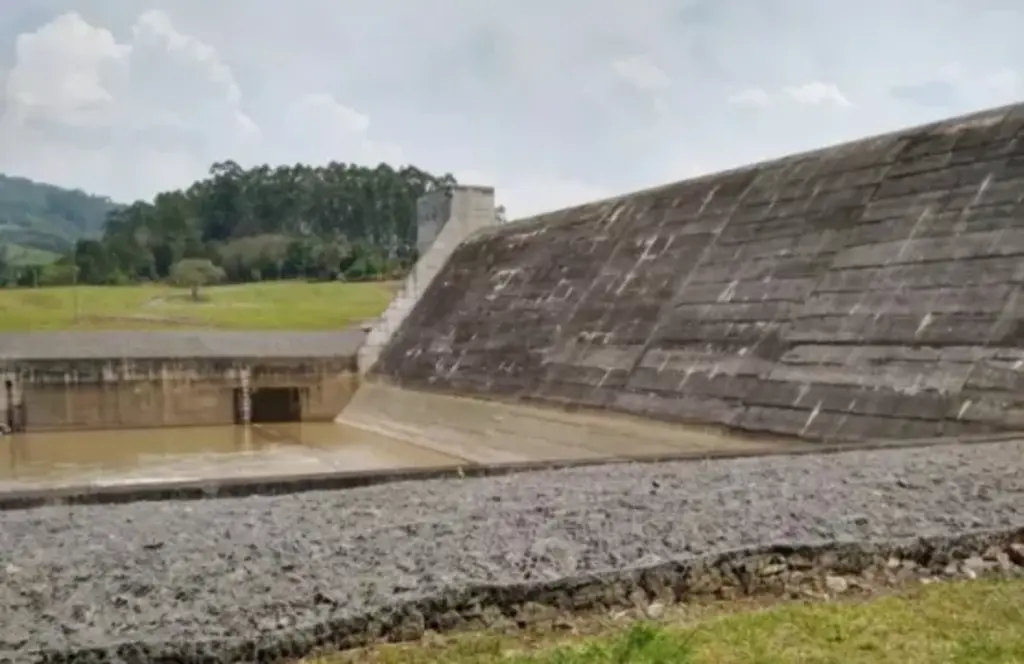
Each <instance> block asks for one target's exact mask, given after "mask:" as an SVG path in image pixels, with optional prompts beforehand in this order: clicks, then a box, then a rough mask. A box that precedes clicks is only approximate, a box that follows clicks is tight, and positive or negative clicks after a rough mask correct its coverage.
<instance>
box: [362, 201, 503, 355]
mask: <svg viewBox="0 0 1024 664" xmlns="http://www.w3.org/2000/svg"><path fill="white" fill-rule="evenodd" d="M495 224H497V215H496V213H495V209H494V190H493V189H492V188H490V187H466V186H459V187H449V188H446V189H441V190H438V191H434V192H431V193H429V194H427V195H426V196H423V197H422V198H421V199H420V200H419V201H417V205H416V228H417V241H416V245H417V248H418V250H419V255H420V258H419V260H418V261H417V262H416V265H415V266H414V267H413V269H412V271H411V272H410V273H409V275H408V276H407V277H406V278H405V282H404V283H403V284H402V287H401V289H400V290H399V291H398V295H397V296H396V297H395V299H394V300H392V302H391V304H390V305H388V308H387V309H386V310H385V311H384V313H383V314H382V315H381V317H380V318H379V319H377V321H376V323H375V324H374V325H373V327H371V328H370V330H369V332H368V334H367V336H366V341H365V343H364V344H363V346H362V347H360V349H359V352H358V354H357V357H356V361H357V363H358V366H359V373H360V374H365V373H366V372H368V371H369V370H370V369H371V368H372V367H373V365H374V363H375V362H376V361H377V358H378V357H379V356H380V353H381V351H382V350H383V349H384V347H385V346H387V344H388V342H389V341H391V337H392V336H394V334H395V333H396V332H397V331H398V329H399V328H400V327H401V326H402V323H403V322H404V321H405V319H406V317H407V316H408V315H409V314H410V313H411V312H412V310H413V308H414V307H415V306H416V303H417V302H419V299H420V297H421V296H422V295H423V293H424V292H425V291H426V290H427V288H428V287H429V286H430V283H431V282H432V281H433V280H434V277H436V276H437V274H438V272H440V271H441V268H442V267H444V265H445V263H447V262H448V257H449V256H451V253H452V252H453V251H455V248H456V247H458V246H459V245H460V244H462V243H463V242H464V241H465V240H466V239H467V238H468V237H469V236H470V235H472V234H473V233H475V232H476V231H478V230H480V229H482V228H486V227H488V226H494V225H495Z"/></svg>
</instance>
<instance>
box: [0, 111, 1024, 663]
mask: <svg viewBox="0 0 1024 664" xmlns="http://www.w3.org/2000/svg"><path fill="white" fill-rule="evenodd" d="M494 194H495V192H494V191H493V190H491V189H489V188H486V187H464V186H459V187H451V188H446V189H442V190H438V191H433V192H430V193H429V194H427V195H426V196H425V197H424V198H423V199H422V200H421V201H420V202H419V204H418V208H417V214H418V215H419V220H420V222H421V223H420V226H419V228H420V232H421V238H420V240H421V243H420V249H421V251H420V260H419V262H418V263H417V265H416V266H415V268H414V269H413V270H412V272H411V273H410V274H409V275H408V277H407V278H406V280H405V282H404V283H403V284H402V287H401V289H400V290H399V292H398V295H397V297H396V298H395V299H394V301H393V302H392V303H391V305H390V306H389V307H388V308H387V310H386V311H385V312H384V314H383V315H382V316H381V317H380V319H379V320H377V321H376V322H375V323H374V324H372V325H371V326H369V329H368V330H366V331H363V330H360V331H358V332H354V331H343V330H339V331H337V332H336V333H326V334H323V335H314V336H304V335H287V334H285V335H269V336H267V335H244V336H231V335H229V334H227V333H224V334H223V335H218V334H212V333H211V334H207V333H198V332H197V333H176V334H173V335H172V334H165V335H153V336H149V335H142V336H107V337H103V336H95V337H90V336H81V337H79V336H77V335H73V336H52V337H51V336H48V335H28V336H24V337H6V338H3V339H0V372H2V373H3V374H4V377H5V378H4V380H5V385H6V389H5V393H4V394H5V402H4V411H3V414H4V417H5V419H6V421H7V422H9V423H11V424H13V425H14V426H13V428H16V429H17V430H18V433H15V434H14V435H11V436H4V437H0V464H7V466H6V470H4V469H3V467H2V466H0V557H2V560H0V580H2V583H0V605H2V606H4V607H5V609H6V610H5V613H4V614H3V615H4V619H3V620H0V661H12V662H14V661H17V662H23V661H24V662H56V661H60V662H70V661H76V662H78V661H81V662H85V661H89V662H92V661H111V662H113V661H118V662H149V661H165V662H189V663H195V664H199V663H205V662H212V661H217V662H282V661H300V660H301V658H303V657H307V656H320V655H321V654H323V653H325V652H328V653H329V652H332V651H339V650H348V649H355V648H361V647H363V646H368V645H371V646H372V645H374V644H376V643H380V642H383V641H392V642H395V641H416V640H419V639H421V638H423V637H424V636H425V635H427V634H429V633H442V632H452V631H457V630H466V629H469V630H496V631H497V630H500V631H506V630H507V631H510V632H511V631H513V630H516V629H520V628H526V627H530V626H534V625H537V626H541V627H542V629H549V628H550V629H552V630H555V631H558V632H561V631H563V628H564V627H565V624H566V623H565V622H564V621H565V620H566V619H569V620H572V619H573V618H574V617H575V616H576V615H577V614H581V613H586V614H591V615H596V616H599V617H600V619H601V621H607V622H615V623H618V621H619V620H620V619H622V618H626V619H627V620H632V619H634V618H636V619H640V620H649V619H651V618H653V617H654V616H655V615H657V614H656V613H655V610H656V607H657V611H658V612H659V613H663V612H664V611H665V610H666V607H667V606H669V605H670V604H673V603H686V604H696V603H703V602H717V601H720V600H723V599H724V600H732V599H738V598H742V597H754V596H756V597H762V598H765V599H767V600H769V601H774V600H777V599H779V598H799V600H798V601H800V602H805V601H819V600H820V601H833V600H842V599H843V597H857V598H860V597H865V596H868V595H870V594H872V593H874V592H876V591H878V592H886V591H887V589H894V588H901V587H902V588H911V587H913V588H919V587H920V584H922V583H935V582H936V581H939V580H954V579H956V580H968V579H979V578H986V579H990V580H991V581H992V584H991V586H988V587H991V588H995V589H997V590H999V591H1000V592H1005V593H1006V594H1007V596H1011V595H1012V593H1014V592H1017V590H1016V588H1017V587H1018V585H1003V584H1006V583H1010V584H1014V583H1016V584H1019V581H1014V579H1021V578H1024V510H1022V505H1024V431H1022V428H1024V297H1022V289H1024V104H1022V105H1017V106H1010V107H1005V108H998V109H992V110H989V111H985V112H981V113H977V114H973V115H969V116H963V117H958V118H953V119H950V120H947V121H943V122H938V123H933V124H929V125H926V126H921V127H915V128H910V129H906V130H903V131H899V132H895V133H893V134H889V135H884V136H877V137H872V138H868V139H865V140H861V141H856V142H852V143H848V144H844V145H839V146H834V147H830V148H826V149H823V150H819V151H816V152H810V153H806V154H800V155H793V156H791V157H787V158H783V159H777V160H773V161H767V162H764V163H760V164H755V165H752V166H748V167H745V168H739V169H735V170H732V171H728V172H724V173H718V174H714V175H708V176H705V177H701V178H697V179H693V180H688V181H684V182H679V183H674V184H669V185H666V186H662V187H658V188H655V189H650V190H646V191H641V192H636V193H633V194H628V195H625V196H621V197H618V198H614V199H609V200H605V201H599V202H595V203H591V204H587V205H581V206H577V207H573V208H569V209H566V210H560V211H557V212H553V213H550V214H546V215H541V216H539V217H535V218H531V219H524V220H519V221H514V222H511V223H507V224H505V223H502V224H499V223H497V220H496V216H495V214H494ZM140 427H148V428H140ZM69 450H73V451H69ZM5 455H6V456H5ZM68 466H70V467H71V469H70V470H68V471H67V473H64V472H63V471H62V470H61V469H62V468H66V467H68ZM413 480H416V481H413ZM342 489H344V490H342ZM916 592H917V591H916V590H915V591H914V593H915V596H916ZM727 606H728V605H727ZM966 615H973V614H971V613H970V612H968V613H967V614H966ZM570 624H572V623H570ZM626 624H628V623H626ZM840 626H842V625H840ZM971 634H972V635H973V634H974V632H971ZM847 641H848V643H847V645H851V647H856V648H857V652H866V650H864V647H863V646H862V645H861V644H865V645H871V646H874V645H875V644H874V643H873V642H870V641H859V640H858V641H849V640H847ZM919 641H921V640H919ZM939 642H940V643H939V644H938V647H939V648H940V649H941V650H936V651H932V653H931V654H934V655H935V658H934V659H935V661H946V660H947V659H948V658H949V656H950V653H951V652H953V651H952V650H951V649H950V648H951V643H952V642H951V641H948V640H944V639H939ZM974 642H975V640H974V639H973V638H972V640H971V644H972V647H973V646H974ZM915 643H916V642H915ZM921 643H924V641H921ZM925 645H926V646H927V645H928V644H925ZM872 651H874V652H877V651H878V649H877V648H872ZM848 652H850V653H853V652H854V651H853V650H848ZM964 652H966V651H964ZM971 652H973V650H972V651H971ZM362 654H363V653H359V655H362ZM359 655H357V656H359ZM329 656H330V655H328V657H329ZM839 657H840V659H842V655H840V656H839ZM363 659H366V658H365V657H363ZM784 659H785V656H783V657H782V659H781V660H780V661H782V660H784ZM360 661H361V660H360Z"/></svg>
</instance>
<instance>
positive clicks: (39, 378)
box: [0, 358, 357, 431]
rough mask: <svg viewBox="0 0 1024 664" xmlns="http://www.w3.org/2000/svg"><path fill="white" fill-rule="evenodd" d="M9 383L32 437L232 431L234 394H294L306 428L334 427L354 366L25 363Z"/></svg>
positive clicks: (325, 362) (292, 361) (344, 362)
mask: <svg viewBox="0 0 1024 664" xmlns="http://www.w3.org/2000/svg"><path fill="white" fill-rule="evenodd" d="M0 374H4V375H5V376H7V378H8V379H10V380H12V382H13V384H14V387H15V395H16V399H17V403H19V404H22V405H23V407H24V410H23V413H24V417H25V427H26V430H27V431H54V430H80V429H116V428H143V427H159V426H193V425H230V424H233V423H234V422H235V400H234V399H235V398H234V391H235V389H236V388H239V387H242V386H243V385H247V386H248V387H249V389H259V388H263V387H297V388H299V389H300V394H301V401H302V419H303V420H304V421H330V420H333V419H334V417H335V415H336V414H337V413H338V410H340V409H341V408H343V407H344V406H345V404H346V403H347V402H348V400H349V398H350V397H351V395H352V393H353V392H354V390H355V389H356V385H357V374H356V372H355V362H354V359H353V358H347V359H345V358H337V359H315V358H313V359H305V360H303V359H298V358H288V359H276V360H270V359H263V358H252V359H250V360H248V361H245V360H241V359H237V358H232V359H225V360H216V359H202V360H200V359H191V360H186V359H166V360H160V359H149V360H111V359H106V360H104V359H88V360H35V361H28V360H22V361H19V362H17V363H16V364H12V365H9V366H7V367H6V369H4V368H3V367H0Z"/></svg>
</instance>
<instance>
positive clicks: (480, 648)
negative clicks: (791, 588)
mask: <svg viewBox="0 0 1024 664" xmlns="http://www.w3.org/2000/svg"><path fill="white" fill-rule="evenodd" d="M1022 598H1024V580H1015V581H970V582H959V583H936V584H932V585H927V586H926V585H919V586H916V587H913V588H910V589H904V590H903V591H901V592H899V593H896V594H893V595H889V596H883V597H874V598H871V599H867V600H864V599H861V600H844V601H828V602H825V601H812V602H784V603H782V604H776V605H770V604H769V605H763V606H758V605H756V604H755V602H754V601H741V602H734V603H722V604H721V605H717V606H716V605H714V604H712V605H706V606H691V607H685V606H684V607H681V608H677V609H670V610H669V611H668V612H667V613H666V615H665V616H663V617H662V618H660V619H659V620H658V621H657V622H653V621H648V622H640V623H632V624H630V623H628V622H624V621H621V620H615V619H614V618H604V619H591V620H577V621H573V622H571V623H569V624H563V625H561V627H560V628H559V629H557V630H552V629H548V630H547V631H546V632H545V631H535V632H533V633H526V634H522V633H520V634H513V635H505V636H503V635H494V634H491V635H487V634H462V635H455V636H450V637H437V638H436V639H434V640H433V642H432V643H431V642H429V641H427V642H425V643H419V644H412V645H401V644H399V645H388V646H380V647H377V648H372V649H368V650H362V651H354V652H351V653H346V654H343V655H335V656H325V657H321V658H317V659H313V660H308V661H307V664H355V663H356V662H359V663H360V664H362V663H365V664H442V663H443V664H498V663H499V662H500V663H501V664H627V663H628V664H801V663H803V664H810V663H811V662H814V663H816V664H1020V663H1022V662H1024V602H1022V601H1021V599H1022Z"/></svg>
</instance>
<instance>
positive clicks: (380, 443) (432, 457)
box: [0, 423, 461, 488]
mask: <svg viewBox="0 0 1024 664" xmlns="http://www.w3.org/2000/svg"><path fill="white" fill-rule="evenodd" d="M460 462H461V459H458V458H456V457H453V456H448V455H445V454H442V453H439V452H435V451H431V450H428V449H424V448H421V447H418V446H415V445H411V444H409V443H405V442H402V441H399V440H395V439H392V438H387V437H385V436H382V435H377V434H373V433H370V432H366V431H362V430H360V429H356V428H353V427H348V426H345V425H341V424H333V423H303V424H274V425H253V426H250V427H241V426H235V427H227V426H224V427H183V428H167V429H142V430H113V431H75V432H60V433H27V434H16V435H12V436H4V437H0V488H3V487H4V486H6V487H13V486H18V485H25V484H28V485H38V484H47V485H52V484H70V483H73V484H79V483H84V482H90V483H97V484H115V483H120V482H139V481H153V482H156V481H168V480H185V479H201V478H209V477H234V476H242V475H246V476H248V475H277V474H285V473H317V472H325V471H332V470H353V471H358V470H373V469H378V468H409V467H426V466H444V465H451V464H457V463H460Z"/></svg>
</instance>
